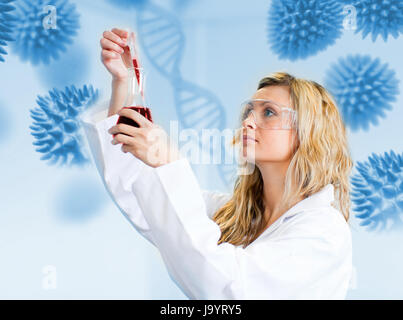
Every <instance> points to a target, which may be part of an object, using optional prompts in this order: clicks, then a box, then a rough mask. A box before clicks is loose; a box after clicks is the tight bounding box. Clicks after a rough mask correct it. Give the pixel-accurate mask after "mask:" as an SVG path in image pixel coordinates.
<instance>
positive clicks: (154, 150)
mask: <svg viewBox="0 0 403 320" xmlns="http://www.w3.org/2000/svg"><path fill="white" fill-rule="evenodd" d="M118 114H119V115H120V116H124V117H127V118H130V119H132V120H134V121H136V122H137V123H138V124H139V126H140V128H136V127H133V126H131V125H127V124H124V123H119V124H117V125H114V126H113V127H111V128H110V129H109V130H108V132H109V133H110V134H116V135H115V138H114V139H113V140H112V144H117V143H122V151H123V152H124V153H126V152H130V153H131V154H133V155H134V156H135V157H136V158H138V159H140V160H141V161H143V162H144V163H145V164H147V165H149V166H151V167H153V168H156V167H159V166H162V165H164V164H167V163H170V162H172V161H175V160H178V159H179V158H180V153H179V151H178V149H177V148H176V147H173V146H171V145H170V143H169V137H168V135H167V133H166V132H165V131H164V129H162V128H161V127H160V126H158V125H157V124H155V123H153V122H151V121H150V120H148V119H147V118H145V117H144V116H142V115H141V114H140V113H138V112H137V111H135V110H131V109H128V108H123V109H121V110H120V111H119V112H118Z"/></svg>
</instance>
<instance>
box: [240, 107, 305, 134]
mask: <svg viewBox="0 0 403 320" xmlns="http://www.w3.org/2000/svg"><path fill="white" fill-rule="evenodd" d="M241 110H242V113H241V121H244V120H245V119H247V118H248V117H249V116H250V114H252V115H253V118H254V121H255V123H256V125H257V126H258V127H259V128H262V129H278V130H280V129H283V130H290V129H292V128H294V127H295V126H296V123H297V112H296V111H295V110H294V109H291V108H289V107H286V106H282V105H279V104H278V103H276V102H274V101H271V100H266V99H250V100H246V101H245V102H243V103H242V104H241Z"/></svg>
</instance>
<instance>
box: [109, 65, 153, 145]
mask: <svg viewBox="0 0 403 320" xmlns="http://www.w3.org/2000/svg"><path fill="white" fill-rule="evenodd" d="M133 67H134V70H135V76H136V80H137V83H138V84H140V71H139V65H138V62H137V59H136V58H135V59H133ZM141 87H142V86H141ZM141 95H142V96H143V89H142V88H141ZM122 109H132V110H134V111H137V112H138V113H140V114H141V115H142V116H143V117H145V118H146V119H148V120H149V121H151V122H153V119H152V116H151V110H150V108H148V107H145V106H139V105H138V106H129V107H123V108H122ZM118 123H124V124H127V125H130V126H133V127H136V128H139V127H140V126H139V124H138V123H137V122H136V121H134V120H133V119H131V118H128V117H125V116H119V118H118V121H117V122H116V124H118ZM122 134H124V133H122ZM115 135H116V134H114V135H113V137H115Z"/></svg>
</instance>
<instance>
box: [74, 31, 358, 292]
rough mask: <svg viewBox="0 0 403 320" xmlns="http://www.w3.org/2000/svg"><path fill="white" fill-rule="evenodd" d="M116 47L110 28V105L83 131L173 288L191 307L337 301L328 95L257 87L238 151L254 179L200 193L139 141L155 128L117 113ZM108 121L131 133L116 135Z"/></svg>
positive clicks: (340, 182)
mask: <svg viewBox="0 0 403 320" xmlns="http://www.w3.org/2000/svg"><path fill="white" fill-rule="evenodd" d="M126 38H127V33H126V32H125V31H123V30H119V29H113V30H112V31H106V32H105V33H104V34H103V38H102V40H101V46H102V61H103V63H104V65H105V66H106V68H107V69H108V70H109V72H110V73H111V74H112V76H113V81H112V98H111V100H110V104H109V108H108V106H107V105H106V104H104V105H102V104H101V105H99V106H97V107H96V108H93V109H90V110H89V111H87V112H86V114H84V115H83V117H82V121H83V122H82V123H83V126H84V128H85V131H86V134H87V138H88V141H89V144H90V147H91V149H92V153H93V156H94V159H95V161H96V164H97V167H98V170H99V172H100V174H101V176H102V177H103V179H104V183H105V186H106V188H107V189H108V191H109V192H110V195H111V197H112V198H113V200H114V201H115V202H116V204H117V206H118V207H119V208H120V209H121V211H122V213H124V215H125V216H126V217H127V218H128V219H129V220H130V221H131V223H132V224H133V226H134V227H135V228H136V229H137V230H138V231H139V232H140V233H141V234H142V235H143V236H144V237H145V238H146V239H148V240H149V241H150V242H151V243H152V244H153V245H155V246H156V247H157V248H158V249H159V251H160V253H161V255H162V258H163V260H164V262H165V264H166V266H167V269H168V271H169V274H170V276H171V278H172V279H173V281H174V282H175V283H176V284H177V285H178V286H179V287H180V288H181V289H182V291H183V292H184V293H185V294H186V295H187V296H188V297H189V298H190V299H344V298H345V296H346V292H347V289H348V284H349V280H350V277H351V274H352V244H351V232H350V228H349V224H348V221H349V206H350V203H349V184H348V177H349V174H350V170H351V167H352V161H351V159H350V155H349V151H348V147H347V141H346V134H345V127H344V125H343V122H342V120H341V118H340V115H339V113H338V110H337V107H336V105H335V103H334V101H333V100H332V98H331V96H330V95H329V94H328V93H327V92H326V90H325V89H324V88H323V87H322V86H320V85H319V84H317V83H315V82H313V81H307V80H302V79H296V78H294V77H292V76H291V75H289V74H287V73H281V72H280V73H274V74H272V75H271V76H268V77H265V78H263V79H262V80H261V81H260V82H259V85H258V90H257V91H256V92H255V93H254V94H253V96H252V99H250V100H248V101H247V103H246V104H244V107H243V108H242V110H241V111H242V113H241V120H242V123H241V125H242V133H243V139H242V142H241V143H242V146H243V149H242V150H243V154H244V155H245V158H246V161H247V163H248V164H250V165H253V171H252V172H251V174H246V175H239V176H238V178H237V180H236V183H235V186H234V192H233V194H227V193H219V192H211V191H207V190H201V189H200V187H199V184H198V182H197V180H196V177H195V175H194V173H193V171H192V169H191V166H190V164H189V162H188V160H187V159H186V158H184V157H182V156H181V155H180V153H179V152H178V151H177V150H176V149H175V147H174V146H170V145H168V143H166V139H159V140H158V139H157V140H156V141H155V140H154V141H153V142H150V141H149V140H147V138H146V137H147V135H148V134H150V133H151V132H152V130H160V131H162V132H163V130H162V129H161V128H160V127H159V126H158V125H155V124H153V123H151V122H150V121H148V120H147V119H146V118H144V117H143V116H142V115H140V114H139V113H137V112H135V111H133V110H128V109H121V106H122V104H123V101H124V99H125V94H126V81H127V67H128V64H127V63H128V61H129V59H127V57H128V53H127V51H126V48H125V46H126V42H125V40H126ZM97 111H98V112H97ZM116 112H118V114H119V115H123V116H127V117H130V118H132V119H133V120H135V121H136V122H138V123H139V124H140V127H139V128H134V127H131V126H128V125H124V124H119V125H115V124H116V120H117V118H118V114H116ZM112 134H116V136H115V138H114V139H113V140H112ZM162 136H164V135H162ZM165 136H166V135H165ZM111 140H112V142H111ZM240 141H241V139H240V137H239V135H236V139H234V141H233V142H234V143H239V142H240ZM120 144H121V146H119V145H120ZM151 150H152V152H151ZM167 150H169V151H172V152H166V151H167ZM150 154H152V155H154V157H151V158H153V159H152V160H150ZM335 194H336V197H335Z"/></svg>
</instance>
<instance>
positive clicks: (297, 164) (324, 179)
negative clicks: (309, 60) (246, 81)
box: [213, 72, 353, 248]
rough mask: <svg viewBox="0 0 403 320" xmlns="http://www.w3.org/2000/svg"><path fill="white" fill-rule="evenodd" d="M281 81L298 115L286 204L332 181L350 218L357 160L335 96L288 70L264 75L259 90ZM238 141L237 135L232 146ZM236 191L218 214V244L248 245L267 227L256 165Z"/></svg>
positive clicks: (337, 204)
mask: <svg viewBox="0 0 403 320" xmlns="http://www.w3.org/2000/svg"><path fill="white" fill-rule="evenodd" d="M278 85H279V86H280V85H281V86H288V87H289V89H290V99H291V104H292V105H293V106H294V109H295V110H296V111H297V115H298V116H297V119H296V126H297V128H296V135H297V138H298V146H297V147H296V148H295V149H294V152H293V155H292V158H291V161H290V164H289V166H288V169H287V172H286V177H285V186H284V192H283V198H282V203H284V204H285V207H286V208H290V207H291V206H292V203H293V201H295V199H299V198H301V197H302V198H306V197H308V196H310V195H312V194H314V193H316V192H318V191H320V190H321V189H322V188H323V187H324V186H326V185H327V184H329V183H331V184H333V186H334V189H335V202H334V203H332V206H333V207H334V208H336V209H337V210H339V211H340V212H342V214H343V215H344V218H345V219H346V221H347V222H349V217H350V215H349V210H350V186H349V176H350V172H351V169H352V166H353V162H352V159H351V157H350V153H349V148H348V143H347V137H346V129H345V125H344V123H343V121H342V118H341V116H340V113H339V111H338V108H337V106H336V103H335V101H334V99H333V97H332V96H331V95H330V94H329V93H328V92H327V91H326V90H325V88H323V87H322V86H321V85H319V84H318V83H316V82H314V81H309V80H304V79H298V78H295V77H293V76H292V75H290V74H288V73H286V72H275V73H273V74H271V75H269V76H267V77H264V78H263V79H261V80H260V81H259V85H258V88H257V89H258V90H259V89H261V88H263V87H267V86H278ZM239 132H240V131H239ZM240 141H241V139H240V135H239V134H237V135H235V136H234V137H233V140H232V144H233V145H235V144H237V143H240ZM233 190H234V192H233V195H232V197H231V199H230V200H229V201H228V202H227V203H226V204H225V205H224V206H222V207H221V208H220V209H218V210H217V211H216V212H215V214H214V216H213V220H214V221H215V222H216V223H217V224H218V226H219V227H220V230H221V237H220V239H219V240H218V244H220V243H223V242H229V243H231V244H233V245H243V247H244V248H245V247H246V246H248V245H249V244H250V243H252V242H253V241H254V240H255V239H256V238H257V237H258V236H259V235H260V232H261V231H262V228H264V226H265V220H264V216H263V214H264V203H263V179H262V176H261V174H260V170H259V169H258V168H257V166H255V168H254V171H253V172H252V174H248V175H238V176H237V178H236V180H235V184H234V188H233Z"/></svg>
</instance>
